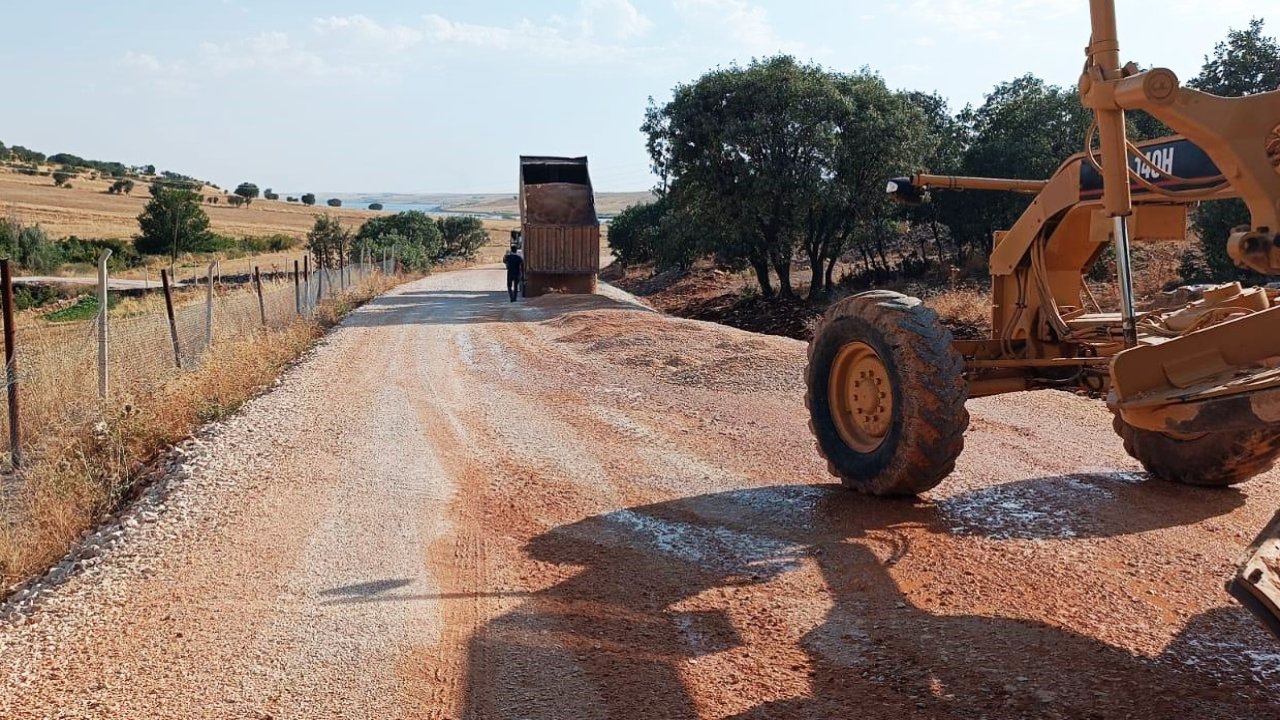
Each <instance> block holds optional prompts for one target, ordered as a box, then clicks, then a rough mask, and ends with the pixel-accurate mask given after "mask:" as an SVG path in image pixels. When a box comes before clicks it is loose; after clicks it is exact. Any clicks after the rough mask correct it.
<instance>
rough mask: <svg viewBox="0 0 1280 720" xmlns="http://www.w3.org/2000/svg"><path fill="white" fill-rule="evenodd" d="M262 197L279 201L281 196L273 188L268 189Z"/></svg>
mask: <svg viewBox="0 0 1280 720" xmlns="http://www.w3.org/2000/svg"><path fill="white" fill-rule="evenodd" d="M262 197H263V198H265V199H267V200H279V199H280V194H279V193H277V192H275V191H274V190H272V189H271V188H267V189H266V190H263V191H262Z"/></svg>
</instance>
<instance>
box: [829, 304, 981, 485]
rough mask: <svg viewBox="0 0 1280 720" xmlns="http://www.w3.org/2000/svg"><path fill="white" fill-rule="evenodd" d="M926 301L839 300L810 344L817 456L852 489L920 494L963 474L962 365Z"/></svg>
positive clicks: (964, 387)
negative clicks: (959, 463) (958, 471)
mask: <svg viewBox="0 0 1280 720" xmlns="http://www.w3.org/2000/svg"><path fill="white" fill-rule="evenodd" d="M951 342H952V337H951V332H950V331H949V330H947V328H946V327H944V326H943V325H942V323H941V322H940V321H939V320H938V315H937V313H935V312H933V311H932V310H930V309H929V308H927V307H925V306H924V305H923V304H922V303H921V302H920V301H919V300H917V299H916V298H912V297H907V296H905V295H901V294H899V293H895V292H888V291H883V290H878V291H872V292H867V293H862V294H860V295H854V296H852V297H849V298H846V299H844V300H841V301H840V302H838V303H836V304H835V305H833V306H832V307H831V308H830V309H829V310H828V311H827V313H826V315H825V316H824V318H823V320H822V322H821V324H820V325H819V326H818V329H817V331H816V332H815V334H814V338H813V342H811V343H810V344H809V366H808V368H806V370H805V384H806V388H807V392H806V393H805V406H806V407H808V409H809V429H810V430H811V431H812V432H813V435H814V437H815V439H816V440H817V445H818V452H819V453H820V454H821V455H822V456H823V458H825V459H826V460H827V468H828V470H829V471H830V472H831V474H832V475H834V476H836V477H838V478H840V481H841V483H843V484H844V486H845V487H847V488H849V489H851V490H856V491H858V492H862V493H867V494H869V495H899V496H901V495H917V494H919V493H922V492H924V491H926V490H929V489H930V488H933V487H934V486H936V485H937V484H938V483H940V482H942V480H943V478H945V477H946V476H947V475H949V474H951V471H952V470H953V469H955V462H956V458H957V457H959V455H960V452H961V451H962V450H963V449H964V432H965V429H966V428H967V427H968V426H969V413H968V411H967V410H966V409H965V401H966V400H967V399H968V385H967V383H966V382H965V378H964V359H963V358H962V357H960V355H959V354H957V353H956V352H955V350H954V349H952V347H951Z"/></svg>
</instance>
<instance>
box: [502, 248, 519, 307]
mask: <svg viewBox="0 0 1280 720" xmlns="http://www.w3.org/2000/svg"><path fill="white" fill-rule="evenodd" d="M502 264H503V265H506V266H507V294H508V295H510V296H511V302H515V301H516V298H517V297H519V296H520V278H522V277H524V258H523V257H521V256H520V248H519V246H516V245H512V246H511V249H510V250H508V251H507V254H506V255H503V256H502Z"/></svg>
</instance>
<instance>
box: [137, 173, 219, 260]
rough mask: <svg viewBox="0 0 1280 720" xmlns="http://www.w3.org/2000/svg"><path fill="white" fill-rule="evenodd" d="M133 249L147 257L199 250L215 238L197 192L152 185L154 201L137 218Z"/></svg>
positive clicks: (149, 202)
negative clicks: (136, 233)
mask: <svg viewBox="0 0 1280 720" xmlns="http://www.w3.org/2000/svg"><path fill="white" fill-rule="evenodd" d="M138 229H139V232H138V235H137V236H135V237H134V241H133V244H134V247H135V248H137V250H138V252H140V253H143V254H147V255H160V254H164V253H168V254H169V255H170V256H171V257H173V258H175V259H176V258H177V256H178V253H180V252H193V251H198V250H200V249H202V248H203V247H205V246H206V245H207V244H208V243H209V242H210V240H211V239H212V233H211V232H209V216H208V215H206V214H205V212H204V210H203V209H202V208H201V207H200V195H199V194H198V193H196V192H195V191H194V190H188V189H185V188H181V187H173V186H168V185H162V184H154V185H152V186H151V199H150V200H149V201H147V205H146V207H145V208H144V209H143V211H142V214H141V215H139V216H138Z"/></svg>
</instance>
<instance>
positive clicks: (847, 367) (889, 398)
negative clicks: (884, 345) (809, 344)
mask: <svg viewBox="0 0 1280 720" xmlns="http://www.w3.org/2000/svg"><path fill="white" fill-rule="evenodd" d="M828 402H829V404H830V406H831V417H832V419H833V420H834V421H835V426H836V430H837V431H838V432H839V433H840V438H841V439H842V440H844V441H845V443H846V444H847V445H848V446H849V447H851V448H853V449H854V450H855V451H857V452H860V453H869V452H873V451H874V450H875V449H876V448H878V447H880V446H881V445H882V444H884V440H885V437H887V436H888V434H889V429H890V427H892V425H893V385H892V384H891V382H890V378H889V370H888V368H886V367H885V364H884V361H883V360H881V359H880V355H879V354H877V353H876V351H875V349H874V348H872V347H871V346H870V345H868V344H866V343H863V342H851V343H849V344H847V345H845V346H844V347H842V348H840V351H839V352H838V353H837V354H836V358H835V362H833V363H832V364H831V377H830V378H829V382H828Z"/></svg>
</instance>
